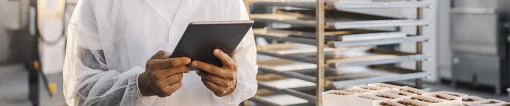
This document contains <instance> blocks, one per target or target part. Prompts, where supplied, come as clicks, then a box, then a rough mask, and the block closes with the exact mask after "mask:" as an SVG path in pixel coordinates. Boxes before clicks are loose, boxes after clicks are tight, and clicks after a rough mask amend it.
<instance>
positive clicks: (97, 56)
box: [63, 0, 155, 106]
mask: <svg viewBox="0 0 510 106" xmlns="http://www.w3.org/2000/svg"><path fill="white" fill-rule="evenodd" d="M67 34H68V37H67V40H68V42H67V48H66V56H65V63H64V68H63V70H64V74H63V77H64V96H65V99H66V103H67V104H68V105H70V106H76V105H77V106H90V105H93V106H134V105H151V104H152V103H153V102H154V99H155V98H154V97H143V96H142V95H141V94H140V91H139V89H138V75H139V74H140V73H142V72H144V69H142V68H141V67H133V68H131V69H129V70H112V69H115V68H111V67H108V65H107V64H108V63H107V62H106V58H105V55H104V52H103V50H104V49H103V47H102V44H101V39H100V37H99V36H108V35H100V34H99V33H98V27H97V21H96V18H95V15H94V10H93V6H92V5H91V0H80V1H79V3H78V4H77V7H76V9H75V10H74V13H73V16H72V18H71V20H70V22H69V26H68V33H67Z"/></svg>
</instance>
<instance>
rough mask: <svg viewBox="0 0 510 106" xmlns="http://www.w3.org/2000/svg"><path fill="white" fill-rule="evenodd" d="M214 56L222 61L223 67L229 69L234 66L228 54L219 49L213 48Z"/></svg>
mask: <svg viewBox="0 0 510 106" xmlns="http://www.w3.org/2000/svg"><path fill="white" fill-rule="evenodd" d="M214 56H216V57H217V58H218V59H220V60H221V63H223V66H224V67H228V68H230V69H234V68H235V62H234V60H232V58H230V56H229V55H227V54H226V53H225V52H223V51H221V50H220V49H214Z"/></svg>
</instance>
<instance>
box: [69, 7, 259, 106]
mask: <svg viewBox="0 0 510 106" xmlns="http://www.w3.org/2000/svg"><path fill="white" fill-rule="evenodd" d="M232 20H248V14H247V13H246V10H245V7H244V4H243V2H242V0H81V1H79V3H78V5H77V7H76V9H75V11H74V13H73V16H72V18H71V20H70V24H69V26H68V42H67V48H66V57H65V65H64V84H65V85H64V94H65V99H66V102H67V104H68V105H79V106H82V105H85V106H89V105H94V106H117V105H121V106H133V105H138V106H147V105H154V106H235V105H238V104H239V103H240V102H242V101H244V100H246V99H248V98H250V97H252V96H253V95H254V94H255V91H256V89H257V84H256V80H255V75H256V73H257V71H256V69H257V65H256V62H255V58H256V57H255V56H256V51H255V43H254V38H253V33H252V32H251V31H249V32H248V34H247V35H246V36H245V38H244V39H243V40H242V41H241V43H240V44H239V46H238V47H237V49H236V52H235V53H232V54H231V53H224V52H223V51H221V50H218V49H217V50H215V51H211V53H214V55H215V56H216V57H218V58H219V59H220V60H222V62H223V64H225V66H224V67H218V66H214V65H211V64H208V63H204V62H201V61H191V60H190V59H189V58H188V57H179V58H169V56H170V54H171V52H172V51H173V50H174V49H175V46H176V45H177V43H178V42H179V39H180V38H181V37H182V34H183V33H184V30H185V29H186V27H187V25H188V24H189V23H190V22H193V21H232ZM204 46H206V45H204ZM186 65H191V66H194V67H197V68H198V69H200V71H196V72H193V73H188V72H190V70H189V69H188V68H187V67H186Z"/></svg>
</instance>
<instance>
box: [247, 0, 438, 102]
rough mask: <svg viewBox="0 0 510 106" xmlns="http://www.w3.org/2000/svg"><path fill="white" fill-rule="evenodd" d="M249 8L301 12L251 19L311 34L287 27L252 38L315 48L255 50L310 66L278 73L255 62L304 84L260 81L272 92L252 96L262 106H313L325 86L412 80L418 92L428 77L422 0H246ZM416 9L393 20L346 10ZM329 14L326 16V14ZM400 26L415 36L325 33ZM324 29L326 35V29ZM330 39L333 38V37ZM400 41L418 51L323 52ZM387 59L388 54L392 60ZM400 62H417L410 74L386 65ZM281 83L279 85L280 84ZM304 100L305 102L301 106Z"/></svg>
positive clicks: (425, 5) (257, 32)
mask: <svg viewBox="0 0 510 106" xmlns="http://www.w3.org/2000/svg"><path fill="white" fill-rule="evenodd" d="M246 3H247V4H249V5H248V6H250V5H268V6H288V7H295V8H303V9H302V10H299V9H297V10H289V11H287V10H281V11H277V13H275V14H251V15H250V18H251V19H252V20H254V21H256V22H264V23H282V24H290V25H295V26H302V27H311V28H313V30H312V31H308V32H306V31H302V30H287V29H267V28H266V29H254V34H255V37H262V38H266V39H271V40H276V41H285V42H295V43H302V44H309V45H315V46H316V51H315V52H312V53H278V52H273V51H271V50H267V49H258V50H257V51H258V54H260V55H266V56H271V57H278V58H282V59H286V60H291V61H297V62H302V63H303V64H313V65H314V66H315V67H308V68H304V69H299V70H292V71H282V70H279V69H275V68H272V67H271V66H265V65H260V64H259V66H260V67H259V71H260V72H263V73H271V74H276V75H280V76H284V77H285V78H283V79H281V80H283V81H298V82H299V81H302V82H305V83H306V84H305V85H302V86H297V85H296V86H292V87H278V85H279V84H278V83H277V82H278V81H276V82H274V81H273V82H271V81H259V83H258V84H259V88H261V89H266V90H269V91H271V92H272V93H271V94H268V95H264V96H260V95H256V96H255V97H253V98H251V99H250V100H252V101H255V102H258V103H262V104H265V105H296V106H301V105H316V106H322V97H321V96H320V94H321V93H322V92H324V89H325V88H332V89H342V88H347V87H350V86H355V85H362V84H369V83H378V82H394V81H404V80H412V79H415V84H416V85H415V87H417V88H422V78H424V77H427V76H429V75H430V74H429V73H426V72H424V71H423V70H422V61H424V60H426V59H428V58H429V57H428V56H426V55H424V54H423V47H422V46H423V45H422V43H423V42H426V41H427V40H428V38H427V37H425V36H422V34H423V27H424V26H426V25H428V24H429V22H428V21H427V20H424V19H423V9H424V8H429V6H430V5H431V3H429V2H424V1H422V0H413V1H390V2H387V1H386V2H373V1H371V0H368V1H367V0H359V1H356V2H351V1H349V0H332V1H325V0H316V1H315V0H252V1H246ZM395 8H397V9H401V8H407V9H416V13H417V14H416V15H417V18H414V19H412V18H395V17H385V16H377V15H370V14H363V13H356V12H352V11H349V10H350V9H395ZM326 13H327V14H326ZM404 26H412V27H414V26H416V34H414V35H407V34H405V33H402V32H395V31H389V32H388V31H368V32H367V31H361V33H349V34H342V37H341V38H337V37H335V36H336V34H331V33H328V32H330V31H336V30H343V31H345V30H353V29H370V28H381V27H389V28H396V29H400V27H404ZM326 30H327V31H326ZM389 34H390V35H403V36H400V37H388V38H379V39H373V38H372V39H367V37H376V36H379V35H389ZM332 36H333V37H332ZM400 43H416V52H415V53H407V52H400V51H393V50H383V49H369V50H367V52H370V53H372V54H375V55H373V56H368V57H357V58H356V59H353V58H339V57H336V58H330V57H326V54H327V53H328V52H329V51H326V50H325V48H342V47H359V46H377V45H389V44H400ZM390 55H391V56H390ZM401 62H416V67H415V69H414V70H411V69H404V68H399V67H395V66H390V65H381V64H395V63H401ZM349 66H368V67H367V68H364V69H363V70H366V71H363V72H359V73H356V72H350V73H337V72H335V71H334V70H337V69H339V68H342V67H349ZM280 85H281V84H280ZM278 98H292V99H295V101H299V103H294V104H278V103H275V100H279V99H278ZM303 101H304V102H303Z"/></svg>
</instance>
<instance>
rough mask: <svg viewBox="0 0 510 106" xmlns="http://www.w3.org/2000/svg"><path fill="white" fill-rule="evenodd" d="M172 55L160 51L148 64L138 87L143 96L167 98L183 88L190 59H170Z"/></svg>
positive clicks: (141, 75) (140, 76)
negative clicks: (184, 76)
mask: <svg viewBox="0 0 510 106" xmlns="http://www.w3.org/2000/svg"><path fill="white" fill-rule="evenodd" d="M169 57H170V53H168V52H165V51H159V52H158V53H156V54H154V55H153V56H152V57H151V58H150V59H149V60H148V61H147V64H146V70H145V72H144V73H142V74H140V75H139V76H138V87H139V88H140V93H141V94H142V95H143V96H154V95H157V96H159V97H166V96H170V95H172V93H174V92H175V91H177V90H178V89H179V88H181V86H182V82H181V80H182V77H183V73H188V72H189V68H188V67H187V66H186V64H189V63H190V62H191V59H190V58H188V57H179V58H169Z"/></svg>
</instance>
